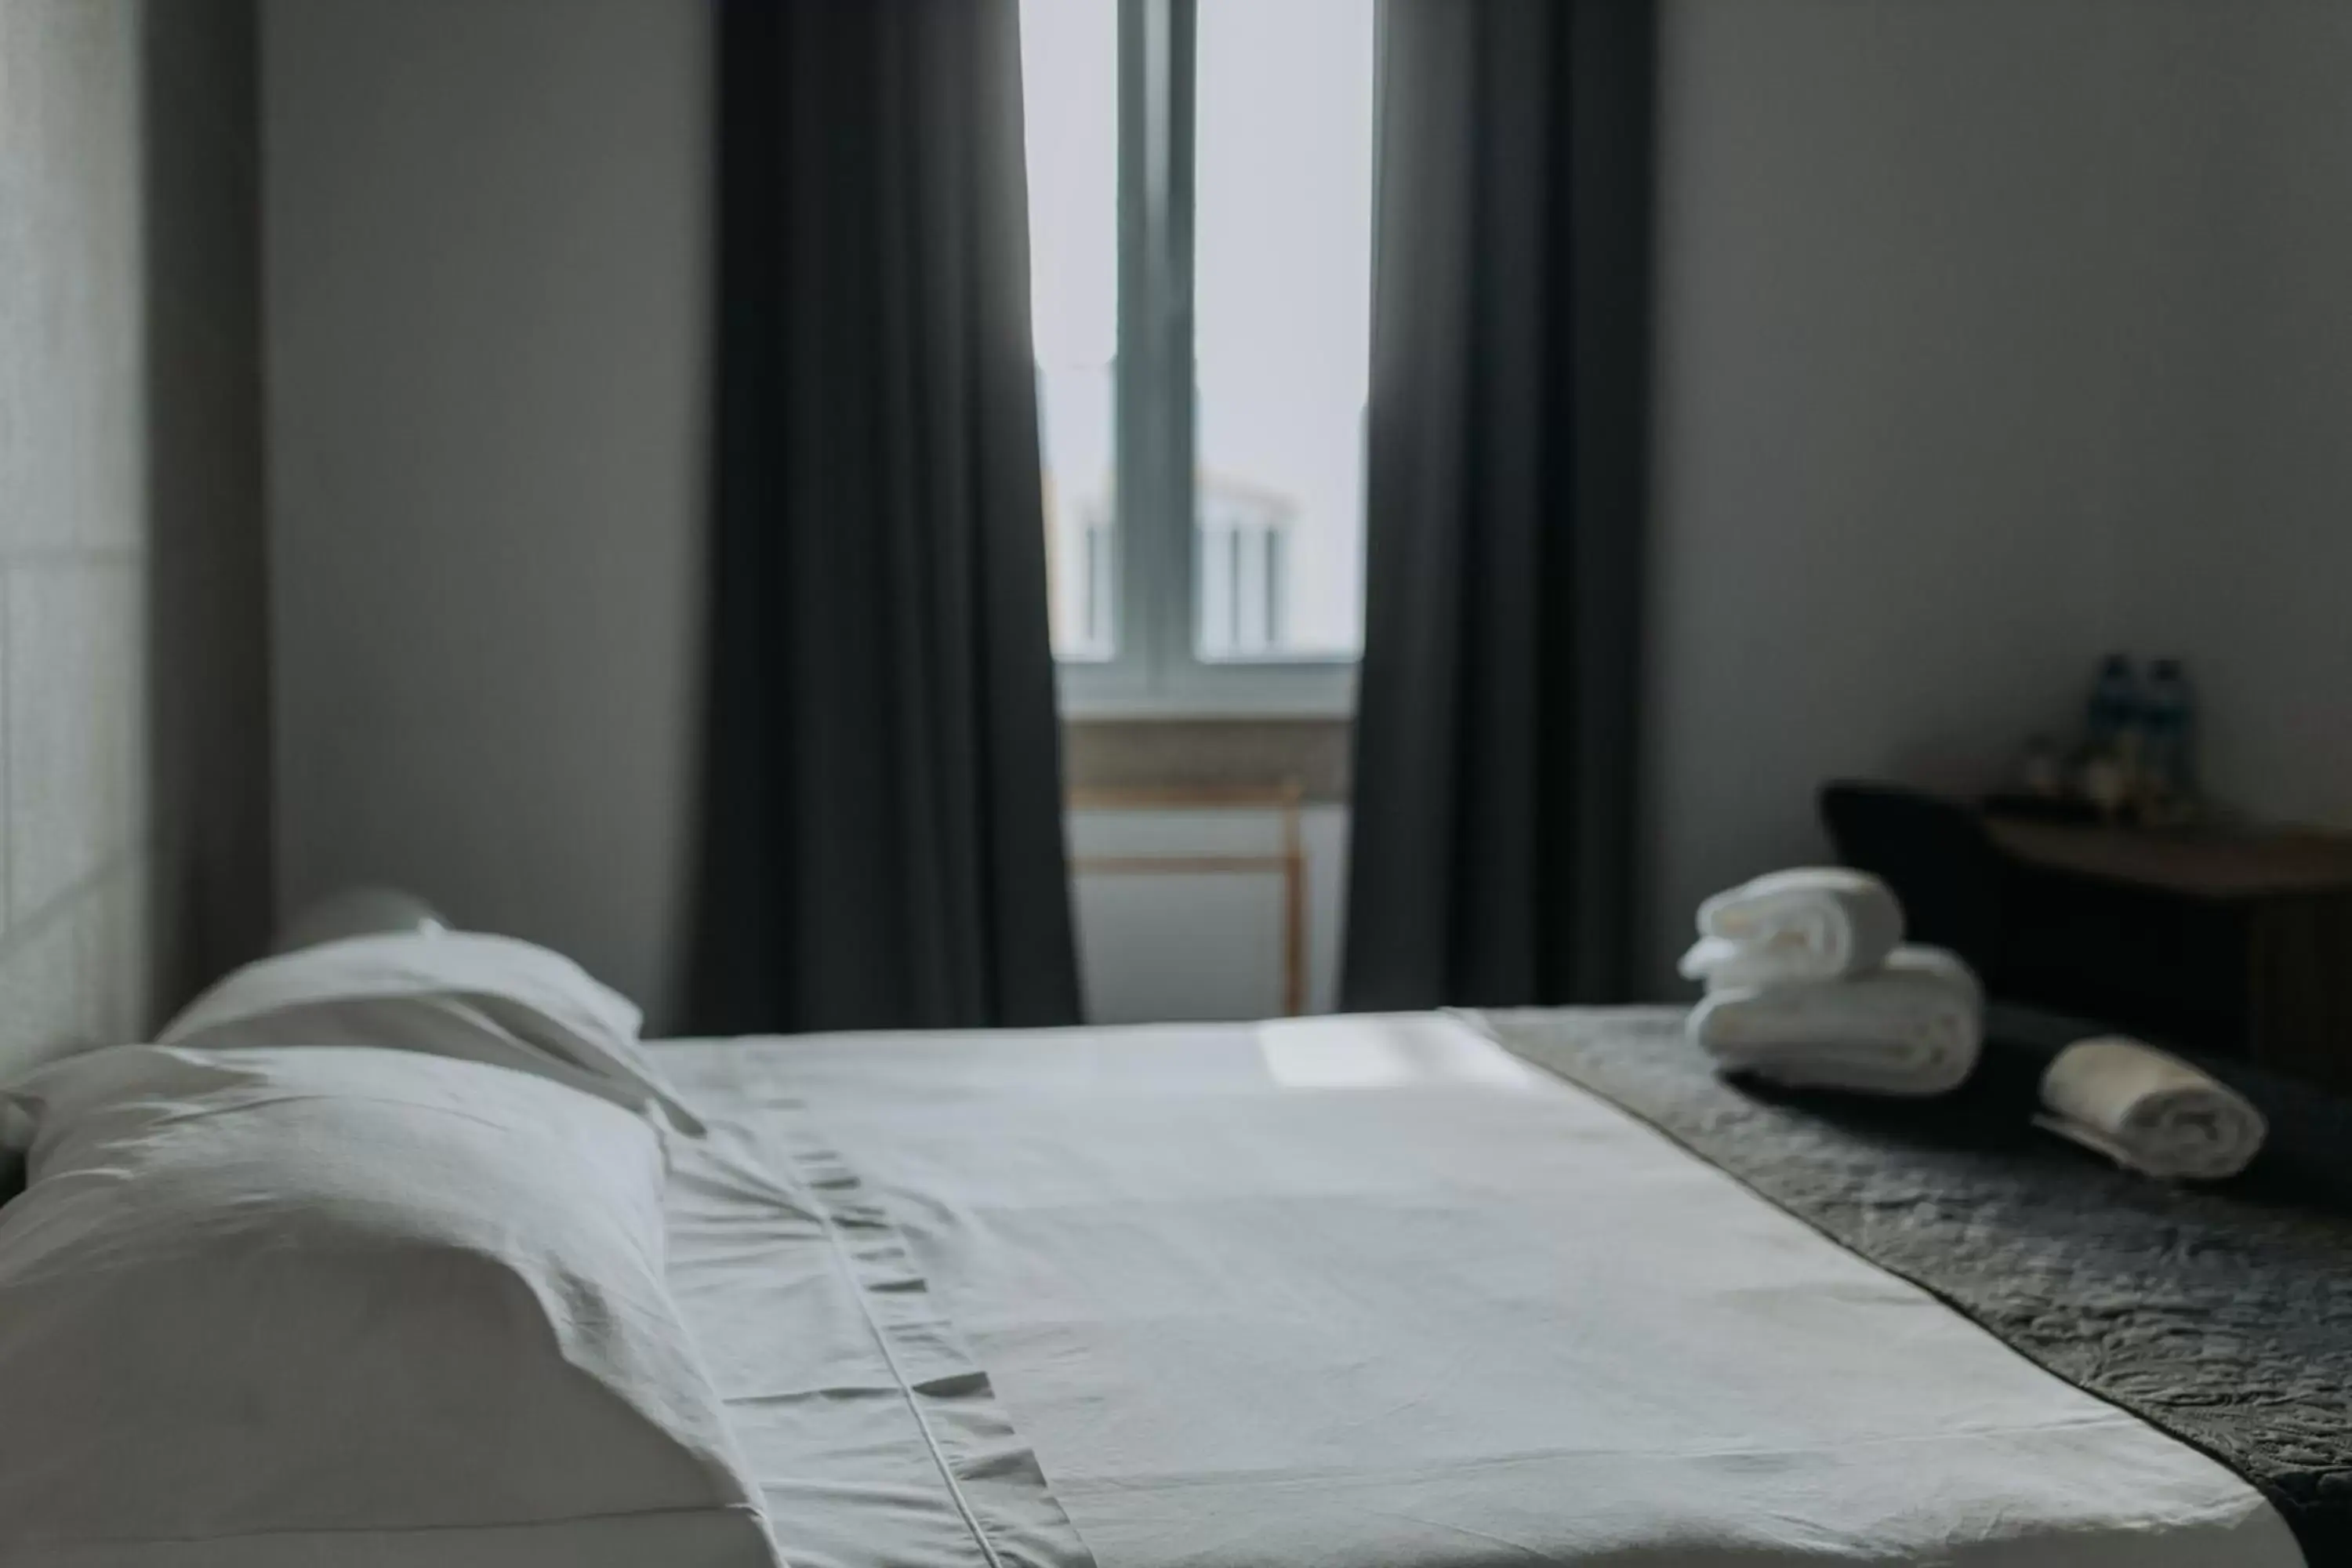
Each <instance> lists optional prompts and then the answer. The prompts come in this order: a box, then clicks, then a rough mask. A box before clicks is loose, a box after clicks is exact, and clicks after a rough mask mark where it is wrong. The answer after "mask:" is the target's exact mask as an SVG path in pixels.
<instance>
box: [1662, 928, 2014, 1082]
mask: <svg viewBox="0 0 2352 1568" xmlns="http://www.w3.org/2000/svg"><path fill="white" fill-rule="evenodd" d="M1688 1028H1689V1032H1690V1037H1691V1038H1692V1040H1694V1041H1695V1042H1696V1044H1697V1045H1698V1046H1699V1047H1700V1048H1701V1049H1703V1050H1705V1051H1706V1053H1707V1054H1708V1055H1710V1056H1712V1057H1713V1058H1715V1059H1716V1060H1717V1062H1718V1063H1720V1064H1721V1065H1722V1066H1724V1067H1725V1068H1730V1069H1732V1070H1734V1071H1742V1072H1752V1073H1755V1074H1756V1075H1757V1076H1759V1078H1769V1079H1773V1080H1774V1081H1775V1082H1778V1083H1785V1084H1790V1085H1792V1086H1796V1087H1802V1088H1825V1089H1855V1090H1858V1091H1860V1092H1862V1093H1865V1094H1894V1095H1914V1096H1925V1095H1933V1094H1943V1093H1947V1092H1948V1091H1949V1090H1951V1089H1958V1087H1959V1086H1960V1084H1961V1083H1963V1082H1964V1081H1966V1079H1968V1076H1969V1073H1971V1072H1973V1071H1975V1070H1976V1065H1977V1057H1978V1054H1979V1051H1980V1050H1981V1049H1982V1047H1983V1045H1984V1002H1983V991H1982V989H1981V988H1980V987H1979V984H1978V983H1977V978H1976V976H1975V974H1974V973H1971V972H1970V971H1969V966H1968V965H1967V964H1966V963H1962V962H1961V961H1960V959H1959V958H1958V956H1957V955H1956V954H1953V953H1950V952H1945V951H1944V950H1943V949H1942V948H1936V947H1902V948H1897V949H1895V951H1894V952H1891V953H1889V954H1888V955H1887V957H1886V962H1885V964H1884V966H1883V967H1881V968H1879V969H1876V970H1874V971H1873V972H1871V973H1868V974H1859V975H1855V976H1853V978H1851V979H1846V980H1829V981H1814V982H1811V983H1808V984H1797V985H1774V986H1729V987H1723V988H1720V989H1710V991H1709V992H1708V994H1707V996H1706V1000H1705V1001H1703V1002H1701V1003H1700V1004H1699V1005H1698V1006H1697V1007H1696V1008H1695V1009H1693V1011H1692V1013H1691V1016H1690V1023H1689V1025H1688Z"/></svg>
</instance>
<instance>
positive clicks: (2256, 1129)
mask: <svg viewBox="0 0 2352 1568" xmlns="http://www.w3.org/2000/svg"><path fill="white" fill-rule="evenodd" d="M2042 1104H2043V1105H2045V1106H2047V1107H2048V1108H2049V1112H2050V1113H2049V1114H2048V1115H2046V1116H2038V1117H2036V1118H2034V1120H2035V1121H2038V1122H2040V1123H2041V1124H2042V1126H2044V1127H2047V1128H2049V1129H2050V1130H2051V1131H2053V1132H2056V1133H2059V1134H2061V1135H2062V1136H2064V1137H2067V1138H2071V1139H2073V1140H2074V1142H2077V1143H2080V1144H2082V1145H2083V1146H2084V1147H2085V1148H2088V1149H2093V1150H2095V1151H2097V1152H2099V1153H2102V1154H2105V1156H2107V1158H2109V1159H2111V1160H2113V1161H2114V1162H2115V1163H2117V1164H2118V1165H2122V1166H2124V1167H2126V1169H2129V1170H2134V1171H2138V1172H2141V1173H2145V1174H2147V1175H2151V1176H2161V1177H2165V1178H2167V1179H2173V1178H2180V1177H2186V1178H2189V1179H2190V1180H2194V1181H2208V1182H2210V1181H2219V1180H2221V1178H2223V1177H2225V1176H2234V1175H2236V1174H2237V1173H2239V1172H2241V1171H2242V1170H2244V1169H2245V1168H2246V1166H2247V1165H2248V1164H2249V1163H2252V1160H2253V1157H2254V1156H2255V1154H2256V1153H2258V1152H2261V1150H2262V1146H2263V1138H2264V1137H2265V1136H2266V1135H2267V1134H2268V1133H2269V1131H2270V1128H2269V1125H2268V1124H2267V1123H2266V1122H2264V1121H2263V1113H2262V1112H2261V1111H2259V1110H2255V1109H2254V1108H2253V1106H2252V1105H2251V1104H2249V1103H2248V1102H2247V1100H2246V1098H2245V1097H2244V1096H2243V1095H2242V1094H2240V1093H2239V1092H2238V1091H2237V1090H2235V1089H2231V1088H2230V1087H2229V1086H2228V1085H2227V1084H2224V1083H2221V1082H2220V1081H2218V1080H2217V1079H2213V1078H2212V1077H2210V1075H2208V1074H2206V1073H2202V1072H2200V1071H2198V1070H2197V1068H2193V1067H2191V1066H2189V1064H2188V1063H2187V1062H2185V1061H2182V1060H2181V1059H2180V1058H2179V1057H2176V1056H2173V1055H2171V1054H2170V1053H2169V1052H2166V1051H2160V1050H2158V1049H2157V1048H2156V1047H2153V1046H2150V1045H2147V1044H2145V1043H2143V1042H2141V1041H2139V1040H2135V1039H2131V1038H2128V1037H2125V1036H2122V1035H2102V1036H2099V1037H2096V1038H2094V1039H2088V1040H2077V1041H2075V1042H2074V1044H2073V1045H2071V1046H2068V1047H2066V1048H2065V1049H2064V1050H2063V1051H2060V1052H2059V1053H2058V1056H2057V1058H2056V1059H2055V1060H2053V1062H2052V1063H2051V1064H2050V1067H2049V1070H2048V1071H2046V1072H2044V1073H2043V1074H2042Z"/></svg>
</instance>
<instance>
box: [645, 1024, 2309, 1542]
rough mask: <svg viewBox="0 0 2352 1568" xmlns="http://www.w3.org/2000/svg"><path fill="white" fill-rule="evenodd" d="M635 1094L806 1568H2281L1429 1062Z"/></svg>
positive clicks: (1614, 1146)
mask: <svg viewBox="0 0 2352 1568" xmlns="http://www.w3.org/2000/svg"><path fill="white" fill-rule="evenodd" d="M1662 1017H1663V1016H1662ZM1679 1021H1680V1020H1679V1016H1678V1015H1677V1016H1674V1017H1673V1018H1672V1019H1671V1021H1667V1022H1665V1023H1664V1027H1665V1028H1666V1029H1668V1030H1672V1029H1675V1028H1676V1027H1678V1026H1679ZM1661 1044H1663V1045H1664V1046H1665V1047H1671V1049H1672V1054H1673V1055H1675V1057H1678V1058H1685V1059H1687V1060H1688V1061H1689V1062H1690V1063H1691V1064H1692V1067H1691V1073H1692V1076H1693V1077H1695V1078H1696V1079H1698V1080H1699V1081H1700V1083H1701V1084H1702V1085H1703V1086H1706V1087H1707V1088H1709V1089H1716V1090H1717V1091H1719V1092H1720V1093H1722V1094H1723V1095H1725V1096H1727V1097H1729V1098H1733V1099H1738V1098H1741V1097H1739V1096H1738V1091H1737V1090H1734V1089H1728V1088H1725V1087H1723V1086H1721V1085H1718V1084H1716V1082H1715V1080H1714V1079H1713V1078H1712V1075H1710V1074H1709V1073H1708V1072H1707V1070H1706V1066H1705V1058H1703V1057H1700V1056H1699V1055H1698V1053H1696V1052H1695V1051H1689V1050H1687V1049H1685V1047H1683V1046H1682V1044H1681V1042H1679V1041H1677V1040H1671V1039H1669V1040H1667V1041H1664V1042H1658V1041H1655V1040H1654V1039H1651V1038H1649V1037H1643V1038H1641V1039H1639V1040H1637V1041H1635V1042H1634V1045H1635V1046H1636V1047H1638V1052H1637V1053H1629V1054H1639V1055H1641V1056H1643V1057H1644V1058H1647V1057H1650V1056H1653V1055H1657V1054H1660V1053H1659V1052H1657V1051H1654V1050H1653V1049H1652V1048H1651V1047H1654V1046H1658V1045H1661ZM656 1055H657V1056H658V1057H659V1058H661V1059H662V1061H663V1065H664V1066H665V1067H666V1068H667V1069H668V1070H669V1071H670V1072H671V1073H672V1074H673V1075H674V1076H675V1078H676V1079H677V1082H678V1084H679V1086H680V1087H681V1089H685V1090H687V1091H688V1092H689V1093H691V1094H693V1095H694V1096H695V1098H696V1100H697V1102H698V1103H699V1104H702V1105H704V1106H705V1107H706V1108H707V1109H708V1110H709V1113H710V1119H711V1121H712V1123H713V1127H714V1131H713V1135H712V1138H711V1139H710V1140H709V1142H707V1143H705V1144H698V1145H687V1146H685V1147H684V1148H683V1149H682V1150H681V1159H680V1164H679V1167H678V1172H677V1177H676V1179H675V1184H674V1189H673V1190H674V1193H675V1194H676V1199H677V1206H676V1207H674V1208H673V1211H672V1215H673V1222H672V1228H671V1237H672V1280H673V1287H674V1289H676V1290H677V1295H678V1298H679V1300H680V1301H681V1303H682V1305H683V1307H684V1309H685V1310H687V1311H688V1314H689V1317H690V1319H691V1320H692V1326H693V1327H694V1328H695V1330H696V1331H697V1333H698V1337H699V1338H700V1340H701V1342H703V1343H704V1344H705V1345H706V1346H708V1347H709V1350H710V1354H711V1360H712V1362H713V1363H715V1365H716V1367H717V1369H718V1377H719V1384H720V1391H721V1396H722V1398H725V1399H727V1400H728V1401H729V1405H730V1413H731V1414H732V1415H734V1416H735V1417H736V1424H737V1426H738V1428H739V1430H740V1433H741V1435H742V1436H743V1439H744V1442H745V1447H746V1448H747V1451H748V1454H749V1463H750V1464H751V1467H752V1468H753V1472H754V1474H755V1475H756V1476H758V1477H760V1478H761V1480H762V1482H763V1484H764V1486H765V1488H766V1495H767V1499H768V1503H769V1512H770V1516H771V1517H772V1518H773V1519H775V1520H776V1521H778V1522H777V1530H778V1539H779V1544H780V1546H781V1547H782V1551H783V1552H784V1555H785V1557H786V1558H787V1559H788V1561H790V1562H791V1563H793V1565H794V1568H886V1565H887V1568H970V1565H971V1564H975V1563H990V1562H999V1563H1004V1564H1006V1565H1007V1568H1011V1565H1013V1564H1016V1563H1017V1564H1023V1565H1025V1568H1089V1565H1091V1568H1309V1565H1312V1568H1373V1565H1378V1568H1496V1565H1497V1564H1502V1563H1522V1562H1544V1563H1563V1564H1570V1563H1573V1564H1589V1565H1592V1568H1600V1565H1601V1564H1621V1565H1622V1564H1631V1563H1637V1562H1638V1563H1674V1564H1675V1568H1763V1565H1766V1564H1769V1565H1770V1568H1804V1565H1810V1564H1820V1565H1822V1568H1831V1565H1832V1564H1834V1565H1835V1568H1864V1565H1870V1568H1896V1565H1898V1564H1908V1563H1926V1562H1934V1563H1945V1564H1948V1565H1950V1568H2293V1565H2294V1564H2295V1563H2297V1562H2298V1561H2299V1558H2298V1553H2297V1552H2296V1551H2295V1547H2294V1542H2293V1540H2292V1539H2291V1537H2290V1536H2289V1535H2288V1533H2287V1531H2286V1530H2285V1528H2284V1524H2283V1523H2282V1521H2281V1520H2280V1519H2279V1517H2278V1515H2277V1514H2276V1513H2275V1512H2274V1511H2273V1510H2272V1509H2271V1508H2270V1507H2269V1506H2267V1505H2266V1504H2265V1503H2264V1502H2263V1500H2262V1499H2261V1497H2260V1496H2259V1495H2258V1494H2257V1493H2256V1492H2255V1491H2254V1490H2253V1489H2252V1487H2250V1486H2249V1485H2247V1484H2246V1482H2244V1481H2243V1480H2241V1479H2238V1478H2237V1477H2235V1476H2232V1475H2231V1474H2230V1473H2229V1472H2228V1471H2227V1470H2226V1469H2225V1468H2223V1467H2221V1465H2219V1464H2216V1463H2215V1462H2214V1461H2213V1460H2212V1459H2210V1458H2207V1457H2206V1456H2205V1455H2203V1454H2200V1453H2199V1452H2197V1451H2196V1450H2195V1449H2194V1448H2192V1447H2189V1446H2187V1445H2185V1444H2183V1443H2180V1442H2179V1441H2177V1440H2175V1439H2174V1438H2172V1437H2169V1436H2166V1435H2165V1434H2163V1433H2162V1432H2159V1431H2158V1430H2156V1429H2155V1428H2154V1427H2152V1426H2148V1425H2147V1423H2145V1422H2144V1421H2142V1420H2141V1419H2140V1418H2139V1417H2137V1416H2135V1415H2129V1414H2127V1413H2126V1412H2125V1411H2122V1410H2119V1409H2116V1407H2115V1406H2113V1405H2109V1404H2107V1403H2105V1401H2103V1400H2100V1399H2098V1398H2095V1397H2094V1396H2092V1395H2090V1394H2085V1393H2084V1392H2082V1391H2081V1390H2080V1389H2076V1388H2072V1387H2069V1386H2067V1385H2066V1384H2064V1383H2063V1382H2062V1381H2061V1380H2059V1379H2056V1378H2053V1377H2052V1376H2050V1375H2049V1374H2048V1373H2043V1372H2042V1371H2040V1370H2038V1369H2036V1368H2035V1367H2033V1366H2032V1365H2031V1364H2030V1363H2027V1362H2026V1361H2025V1360H2023V1359H2022V1358H2021V1357H2020V1356H2018V1355H2017V1354H2015V1353H2014V1352H2012V1351H2011V1349H2009V1348H2008V1347H2006V1346H2004V1345H2002V1344H2000V1343H1998V1342H1995V1341H1994V1340H1992V1339H1991V1338H1990V1337H1989V1336H1988V1335H1986V1334H1985V1333H1984V1332H1983V1331H1980V1330H1979V1329H1978V1328H1977V1327H1975V1326H1974V1325H1972V1324H1970V1323H1969V1322H1968V1321H1965V1320H1964V1319H1962V1318H1960V1317H1958V1315H1957V1314H1955V1313H1953V1312H1952V1311H1951V1310H1949V1309H1948V1308H1947V1307H1945V1306H1944V1305H1943V1304H1942V1303H1940V1302H1938V1301H1937V1300H1933V1299H1932V1298H1931V1297H1929V1296H1928V1295H1927V1294H1925V1293H1923V1292H1921V1291H1920V1290H1918V1289H1916V1288H1915V1287H1912V1286H1910V1285H1907V1284H1906V1283H1904V1282H1903V1281H1901V1280H1899V1279H1895V1278H1893V1277H1892V1276H1891V1275H1888V1274H1885V1273H1884V1272H1882V1271H1880V1270H1878V1269H1876V1268H1873V1267H1872V1266H1870V1265H1867V1264H1865V1263H1864V1262H1862V1261H1861V1260H1860V1259H1858V1258H1854V1257H1853V1256H1851V1255H1850V1254H1848V1253H1847V1252H1845V1251H1844V1250H1843V1248H1841V1247H1838V1246H1837V1245H1836V1244H1835V1243H1833V1242H1832V1241H1830V1240H1828V1239H1826V1238H1825V1237H1822V1235H1821V1234H1819V1233H1818V1232H1816V1231H1815V1230H1813V1229H1812V1228H1811V1227H1810V1226H1807V1225H1805V1224H1804V1223H1802V1222H1801V1221H1799V1220H1797V1219H1794V1218H1791V1217H1790V1216H1789V1215H1786V1214H1783V1213H1781V1212H1780V1211H1779V1210H1778V1209H1776V1208H1774V1207H1773V1206H1772V1205H1769V1204H1768V1203H1766V1202H1765V1201H1763V1200H1762V1199H1760V1198H1759V1197H1757V1196H1756V1195H1755V1194H1752V1193H1751V1192H1749V1191H1748V1190H1747V1189H1746V1188H1745V1187H1743V1186H1742V1185H1741V1184H1739V1183H1738V1182H1736V1181H1734V1180H1732V1179H1730V1178H1729V1177H1727V1175H1725V1174H1724V1173H1723V1172H1721V1171H1718V1170H1716V1169H1713V1168H1711V1167H1710V1166H1709V1165H1708V1164H1707V1163H1705V1162H1704V1161H1701V1160H1699V1159H1696V1158H1694V1157H1692V1156H1690V1155H1688V1154H1686V1153H1685V1152H1683V1151H1681V1150H1678V1149H1676V1148H1675V1147H1674V1146H1673V1145H1672V1144H1671V1143H1669V1142H1667V1141H1665V1140H1664V1139H1662V1138H1660V1137H1659V1136H1658V1135H1657V1134H1656V1133H1655V1132H1654V1131H1651V1130H1650V1129H1649V1128H1647V1127H1644V1126H1643V1125H1641V1124H1640V1123H1639V1122H1637V1121H1634V1120H1633V1119H1632V1118H1630V1117H1628V1116H1626V1115H1625V1114H1623V1113H1622V1112H1621V1111H1619V1110H1616V1109H1614V1108H1612V1107H1611V1106H1609V1105H1607V1104H1606V1103H1604V1102H1603V1101H1601V1100H1599V1099H1597V1098H1595V1097H1593V1096H1591V1095H1590V1094H1588V1093H1586V1092H1585V1091H1583V1090H1580V1089H1573V1088H1570V1087H1569V1086H1568V1085H1565V1084H1562V1083H1560V1082H1559V1080H1558V1079H1555V1078H1553V1077H1552V1076H1551V1075H1550V1074H1549V1073H1545V1072H1541V1071H1538V1070H1537V1069H1535V1068H1530V1067H1527V1066H1524V1065H1522V1064H1521V1063H1520V1062H1519V1061H1517V1060H1515V1059H1513V1058H1511V1057H1510V1056H1508V1055H1507V1054H1506V1053H1505V1052H1503V1051H1502V1050H1501V1049H1499V1048H1497V1047H1496V1046H1495V1045H1494V1044H1493V1043H1492V1042H1491V1041H1489V1040H1487V1039H1486V1038H1485V1037H1483V1036H1481V1035H1479V1034H1477V1033H1475V1032H1474V1030H1472V1029H1471V1028H1469V1027H1467V1026H1464V1025H1462V1024H1459V1023H1457V1022H1455V1021H1454V1020H1449V1019H1445V1018H1439V1017H1431V1016H1409V1017H1388V1018H1329V1019H1300V1020H1290V1021H1285V1022H1281V1023H1277V1024H1266V1025H1221V1026H1182V1027H1173V1026H1171V1027H1152V1028H1120V1029H1071V1030H1044V1031H1013V1030H999V1031H987V1032H971V1033H932V1034H905V1035H873V1034H866V1035H847V1036H841V1035H836V1036H812V1037H798V1038H793V1039H788V1040H757V1039H751V1040H742V1039H738V1040H727V1041H712V1042H708V1043H700V1042H696V1043H679V1044H677V1045H671V1046H662V1047H656ZM1883 1103H1885V1104H1889V1105H1892V1104H1894V1103H1895V1102H1883ZM1940 1104H1941V1102H1920V1103H1916V1104H1915V1103H1912V1102H1905V1106H1904V1108H1906V1109H1914V1110H1933V1109H1934V1108H1935V1107H1937V1106H1938V1105H1940ZM2020 1124H2021V1119H2020ZM2036 1142H2042V1143H2046V1142H2049V1141H2048V1140H2046V1139H2037V1140H2036ZM2061 1163H2062V1164H2063V1165H2064V1166H2066V1167H2068V1168H2070V1169H2071V1168H2074V1167H2082V1168H2083V1169H2082V1171H2080V1172H2078V1174H2081V1173H2088V1174H2089V1175H2090V1176H2092V1177H2094V1178H2096V1177H2100V1176H2104V1175H2105V1172H2102V1171H2099V1170H2097V1169H2096V1168H2095V1167H2090V1166H2089V1165H2088V1163H2086V1162H2083V1161H2077V1160H2072V1159H2065V1160H2063V1161H2062V1162H2061ZM754 1165H757V1166H759V1167H762V1168H763V1169H764V1171H765V1172H770V1173H772V1178H771V1177H770V1176H768V1175H765V1174H762V1175H757V1176H755V1175H753V1174H752V1173H751V1168H752V1167H753V1166H754ZM2141 1185H2143V1186H2144V1185H2145V1184H2141ZM829 1255H830V1256H829ZM885 1344H887V1346H888V1347H889V1350H890V1353H889V1354H887V1355H885V1354H883V1353H881V1352H880V1349H879V1348H878V1347H880V1346H883V1345H885ZM967 1358H968V1359H967Z"/></svg>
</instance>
